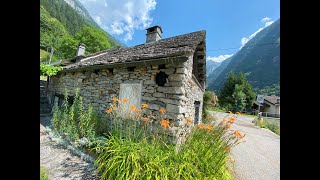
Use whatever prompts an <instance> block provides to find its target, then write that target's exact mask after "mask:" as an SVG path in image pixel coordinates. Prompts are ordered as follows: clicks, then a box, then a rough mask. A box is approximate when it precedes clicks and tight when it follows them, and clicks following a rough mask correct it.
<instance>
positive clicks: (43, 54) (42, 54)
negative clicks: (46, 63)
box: [40, 49, 50, 58]
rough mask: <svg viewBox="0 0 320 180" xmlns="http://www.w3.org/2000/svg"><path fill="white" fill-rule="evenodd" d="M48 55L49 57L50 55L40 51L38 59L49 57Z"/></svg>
mask: <svg viewBox="0 0 320 180" xmlns="http://www.w3.org/2000/svg"><path fill="white" fill-rule="evenodd" d="M49 55H50V53H48V52H47V51H45V50H42V49H40V57H41V58H44V57H46V56H49Z"/></svg>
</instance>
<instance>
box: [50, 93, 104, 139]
mask: <svg viewBox="0 0 320 180" xmlns="http://www.w3.org/2000/svg"><path fill="white" fill-rule="evenodd" d="M97 119H98V117H97V116H96V115H95V112H94V110H93V107H92V105H89V107H88V109H87V110H85V108H84V105H83V100H82V97H81V96H80V95H79V89H76V91H75V96H74V98H73V102H72V103H71V106H70V105H69V98H68V90H67V89H66V91H65V96H64V103H63V105H62V107H61V108H59V107H58V106H57V104H55V106H54V113H53V118H52V124H53V128H54V130H55V131H56V132H58V133H59V134H61V135H67V137H68V138H69V140H71V141H73V142H74V141H77V140H79V139H80V138H86V139H88V140H93V139H94V138H95V124H96V121H97Z"/></svg>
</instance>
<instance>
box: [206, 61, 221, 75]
mask: <svg viewBox="0 0 320 180" xmlns="http://www.w3.org/2000/svg"><path fill="white" fill-rule="evenodd" d="M220 64H221V62H215V61H211V60H208V61H207V62H206V72H207V76H209V75H210V74H211V73H212V72H213V71H214V70H215V69H217V68H218V67H219V66H220Z"/></svg>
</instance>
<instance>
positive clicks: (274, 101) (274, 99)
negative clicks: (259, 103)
mask: <svg viewBox="0 0 320 180" xmlns="http://www.w3.org/2000/svg"><path fill="white" fill-rule="evenodd" d="M277 99H280V97H279V96H265V97H264V100H266V101H268V102H270V103H272V104H274V105H279V103H277Z"/></svg>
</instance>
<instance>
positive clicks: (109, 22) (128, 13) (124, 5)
mask: <svg viewBox="0 0 320 180" xmlns="http://www.w3.org/2000/svg"><path fill="white" fill-rule="evenodd" d="M81 2H82V4H83V5H84V6H85V7H86V8H87V9H88V11H89V13H90V15H92V16H93V17H96V18H95V20H96V22H97V23H98V24H99V25H100V26H101V27H102V28H103V29H105V30H106V31H107V32H109V33H110V34H115V35H119V36H120V37H121V38H122V39H123V40H124V41H125V42H127V41H129V40H132V38H133V34H134V32H135V30H137V29H141V30H142V29H145V28H147V27H149V26H150V24H151V23H152V21H153V19H152V17H151V16H150V12H151V11H152V10H154V9H155V8H156V4H157V2H156V0H116V1H114V0H113V1H111V0H95V2H93V0H81ZM97 17H100V18H98V19H97ZM98 21H99V22H101V24H100V23H99V22H98Z"/></svg>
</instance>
